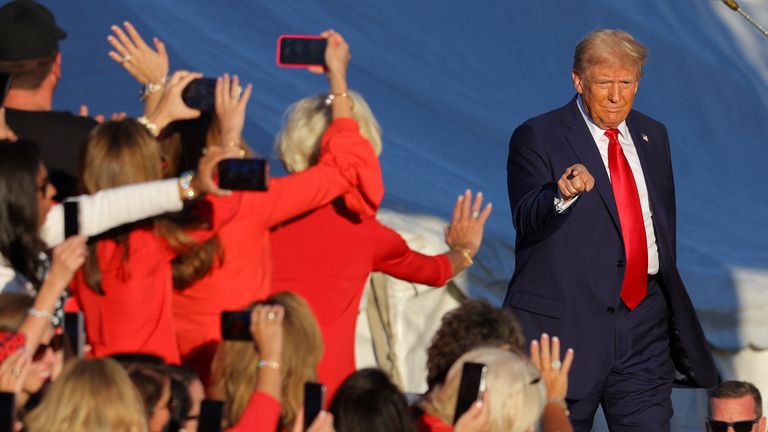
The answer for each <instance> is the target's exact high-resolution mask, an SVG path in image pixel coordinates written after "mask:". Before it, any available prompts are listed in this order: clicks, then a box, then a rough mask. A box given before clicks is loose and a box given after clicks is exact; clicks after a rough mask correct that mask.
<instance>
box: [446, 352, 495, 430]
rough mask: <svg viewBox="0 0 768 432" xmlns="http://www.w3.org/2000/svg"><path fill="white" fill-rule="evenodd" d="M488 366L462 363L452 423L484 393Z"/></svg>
mask: <svg viewBox="0 0 768 432" xmlns="http://www.w3.org/2000/svg"><path fill="white" fill-rule="evenodd" d="M487 373H488V367H487V366H486V365H484V364H482V363H472V362H467V363H464V367H463V368H462V369H461V384H459V396H458V398H457V399H456V409H455V411H454V414H453V424H456V422H457V421H459V418H461V415H462V414H464V413H465V412H467V410H469V408H470V407H471V406H472V404H473V403H475V402H476V401H477V400H478V399H481V398H482V397H483V393H485V387H486V381H485V377H486V374H487Z"/></svg>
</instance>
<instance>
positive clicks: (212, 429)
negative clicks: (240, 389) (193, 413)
mask: <svg viewBox="0 0 768 432" xmlns="http://www.w3.org/2000/svg"><path fill="white" fill-rule="evenodd" d="M223 413H224V401H220V400H214V399H204V400H203V402H202V403H201V404H200V415H199V416H198V418H197V419H198V420H197V431H198V432H221V430H222V429H221V418H222V414H223Z"/></svg>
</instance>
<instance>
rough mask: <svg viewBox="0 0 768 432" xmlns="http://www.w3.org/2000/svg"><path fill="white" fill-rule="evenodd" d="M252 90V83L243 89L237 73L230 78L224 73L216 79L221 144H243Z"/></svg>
mask: <svg viewBox="0 0 768 432" xmlns="http://www.w3.org/2000/svg"><path fill="white" fill-rule="evenodd" d="M252 90H253V86H252V85H251V84H248V85H247V86H245V89H243V87H242V86H241V85H240V79H239V78H238V76H237V75H234V76H233V77H232V78H231V79H230V77H229V75H228V74H224V75H223V76H220V77H219V78H218V79H217V80H216V94H215V106H216V117H217V118H218V120H219V125H221V140H222V142H221V145H227V144H228V143H236V144H237V145H238V146H240V145H241V144H242V143H241V142H240V141H241V140H242V136H243V128H244V127H245V108H246V106H247V105H248V99H250V97H251V91H252Z"/></svg>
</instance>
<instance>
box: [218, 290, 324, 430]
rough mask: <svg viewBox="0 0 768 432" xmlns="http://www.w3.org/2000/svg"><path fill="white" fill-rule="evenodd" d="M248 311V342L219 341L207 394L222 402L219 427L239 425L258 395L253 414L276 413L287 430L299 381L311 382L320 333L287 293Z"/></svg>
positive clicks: (299, 399) (302, 304) (300, 396)
mask: <svg viewBox="0 0 768 432" xmlns="http://www.w3.org/2000/svg"><path fill="white" fill-rule="evenodd" d="M269 307H273V308H274V309H270V308H269ZM252 309H253V310H252V313H251V334H252V335H253V339H254V341H253V342H240V341H229V340H225V341H223V342H222V343H221V345H220V346H219V349H218V351H217V352H216V356H215V357H214V359H213V364H212V365H211V380H212V389H211V396H212V397H213V398H215V399H222V400H225V401H226V403H225V405H224V426H225V427H233V426H235V425H240V424H239V423H241V422H242V421H243V418H244V417H245V416H246V413H252V412H253V411H254V410H252V409H250V408H251V407H252V406H254V404H255V401H254V398H257V397H258V398H260V404H261V405H260V406H259V407H258V408H259V411H261V412H262V413H267V412H269V413H275V412H279V413H280V422H279V423H280V426H281V427H282V428H283V429H284V430H291V428H292V427H293V425H294V423H295V422H296V419H297V416H298V414H299V411H300V409H301V407H302V403H303V400H304V382H306V381H315V380H316V378H317V375H316V372H315V368H316V367H317V363H318V361H320V356H321V355H322V353H323V340H322V337H321V336H320V329H319V328H318V326H317V321H315V318H314V316H313V315H312V311H311V310H310V309H309V306H308V305H307V302H306V301H304V299H302V298H301V297H299V296H297V295H296V294H293V293H288V292H286V293H280V294H277V295H274V296H272V297H270V298H268V299H267V300H265V301H264V302H260V303H257V304H256V305H254V307H253V308H252ZM278 324H281V325H280V326H279V328H275V327H274V326H277V325H278ZM249 417H250V415H249ZM265 421H266V420H265ZM249 422H250V420H249ZM273 427H274V425H273ZM243 430H245V429H243ZM264 430H266V429H264ZM271 430H274V429H271Z"/></svg>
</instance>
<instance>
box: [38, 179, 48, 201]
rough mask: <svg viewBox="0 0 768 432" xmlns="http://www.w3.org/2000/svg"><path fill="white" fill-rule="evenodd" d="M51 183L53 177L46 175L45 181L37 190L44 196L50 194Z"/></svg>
mask: <svg viewBox="0 0 768 432" xmlns="http://www.w3.org/2000/svg"><path fill="white" fill-rule="evenodd" d="M50 184H51V178H50V177H48V176H45V178H44V179H43V183H42V184H40V186H38V187H37V190H38V191H39V192H40V193H41V194H43V196H48V185H50Z"/></svg>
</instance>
